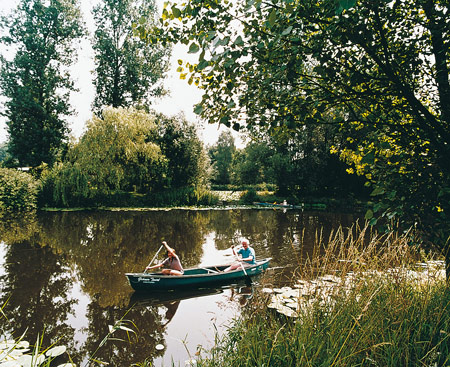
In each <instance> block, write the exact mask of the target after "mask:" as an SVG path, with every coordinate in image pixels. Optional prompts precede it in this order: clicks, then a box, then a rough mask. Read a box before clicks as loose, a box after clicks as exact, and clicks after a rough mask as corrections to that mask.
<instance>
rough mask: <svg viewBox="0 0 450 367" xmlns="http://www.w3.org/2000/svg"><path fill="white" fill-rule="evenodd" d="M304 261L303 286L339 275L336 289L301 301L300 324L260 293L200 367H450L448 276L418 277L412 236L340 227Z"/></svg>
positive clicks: (300, 272) (204, 355)
mask: <svg viewBox="0 0 450 367" xmlns="http://www.w3.org/2000/svg"><path fill="white" fill-rule="evenodd" d="M302 255H303V254H298V259H299V265H301V266H299V268H298V271H297V272H296V274H295V280H297V279H302V280H303V281H312V280H317V279H320V278H321V277H322V276H324V275H327V274H333V275H335V276H337V277H338V279H340V281H338V282H336V286H335V287H333V291H332V292H328V293H323V292H317V294H316V296H315V297H314V298H313V299H309V300H307V299H299V304H301V305H308V306H307V307H300V308H299V313H298V317H296V318H287V317H286V316H284V315H280V314H279V313H276V312H274V311H273V310H271V309H267V308H266V307H265V306H266V305H267V303H268V300H267V296H265V295H264V294H263V293H261V294H259V297H258V302H255V303H253V304H252V305H251V306H250V307H249V308H248V309H247V310H246V312H245V314H244V316H242V317H241V318H239V319H237V320H236V321H235V323H234V324H233V326H232V327H230V329H229V330H228V332H227V334H226V335H225V336H224V337H222V338H221V339H219V340H218V341H217V343H216V345H215V347H214V348H212V350H209V351H203V353H202V356H201V357H200V358H199V360H198V362H197V365H198V366H231V367H233V366H261V367H262V366H266V367H267V366H280V367H282V366H340V367H341V366H396V367H397V366H430V367H431V366H448V365H450V339H449V335H450V334H449V333H450V312H449V311H450V309H449V304H450V293H449V292H448V288H447V284H446V282H445V279H444V278H443V277H442V272H441V271H440V270H438V269H434V268H432V267H431V268H430V267H428V268H427V270H426V271H423V272H421V273H418V272H417V262H418V261H419V260H424V259H423V257H424V256H425V255H424V253H423V252H421V251H420V249H418V248H415V247H413V246H411V245H410V243H409V236H408V235H404V236H397V235H396V234H394V233H391V234H388V235H378V234H376V233H373V232H371V231H370V230H369V228H367V227H364V228H358V227H355V228H352V229H351V230H349V231H348V232H346V231H344V230H343V229H339V230H338V231H337V232H335V233H333V234H332V235H331V236H330V237H329V238H327V239H324V238H322V237H321V235H320V233H318V235H317V240H316V246H315V251H314V253H313V254H312V255H310V256H302Z"/></svg>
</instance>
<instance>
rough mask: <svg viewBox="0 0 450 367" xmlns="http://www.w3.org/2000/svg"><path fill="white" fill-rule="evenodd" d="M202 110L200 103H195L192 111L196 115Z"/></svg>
mask: <svg viewBox="0 0 450 367" xmlns="http://www.w3.org/2000/svg"><path fill="white" fill-rule="evenodd" d="M202 112H203V106H202V105H201V104H197V105H195V107H194V113H195V114H196V115H200V114H201V113H202Z"/></svg>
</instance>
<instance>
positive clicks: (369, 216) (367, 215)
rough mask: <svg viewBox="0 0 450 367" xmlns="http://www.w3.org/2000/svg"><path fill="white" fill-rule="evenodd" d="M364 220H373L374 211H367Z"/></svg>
mask: <svg viewBox="0 0 450 367" xmlns="http://www.w3.org/2000/svg"><path fill="white" fill-rule="evenodd" d="M364 218H365V219H366V220H369V219H372V218H373V211H372V210H370V209H369V210H367V211H366V214H365V215H364Z"/></svg>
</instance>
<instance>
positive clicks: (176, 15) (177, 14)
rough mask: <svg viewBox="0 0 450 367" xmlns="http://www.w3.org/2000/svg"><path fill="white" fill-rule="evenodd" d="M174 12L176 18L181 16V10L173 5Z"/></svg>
mask: <svg viewBox="0 0 450 367" xmlns="http://www.w3.org/2000/svg"><path fill="white" fill-rule="evenodd" d="M172 14H173V16H174V17H175V18H179V17H181V10H180V9H178V8H177V7H176V6H172Z"/></svg>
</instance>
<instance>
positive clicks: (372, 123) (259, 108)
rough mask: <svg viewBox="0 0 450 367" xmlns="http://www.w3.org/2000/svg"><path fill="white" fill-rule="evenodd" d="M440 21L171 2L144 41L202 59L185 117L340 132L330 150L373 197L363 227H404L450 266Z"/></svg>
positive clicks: (415, 8) (430, 7)
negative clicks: (179, 47) (185, 48)
mask: <svg viewBox="0 0 450 367" xmlns="http://www.w3.org/2000/svg"><path fill="white" fill-rule="evenodd" d="M449 11H450V6H449V4H448V2H443V1H440V0H415V1H412V0H406V1H396V0H392V1H386V0H359V1H357V0H338V1H336V0H321V1H309V0H306V1H304V0H277V1H273V2H263V1H261V0H247V1H242V2H237V3H236V2H228V1H216V0H214V1H213V0H211V1H210V0H193V1H190V2H189V3H188V4H187V5H186V6H185V7H183V8H181V7H179V6H177V5H171V4H169V5H168V6H167V7H166V8H165V10H164V12H163V14H162V22H163V27H161V28H159V29H156V30H152V32H151V34H149V35H150V38H154V39H164V40H165V41H167V40H168V41H181V42H185V43H186V44H188V45H189V50H190V52H200V56H199V62H198V64H197V65H195V66H194V67H191V68H190V69H186V70H183V71H182V72H183V73H186V74H190V78H192V79H194V80H196V81H197V83H199V84H200V86H201V87H202V88H203V89H204V94H203V99H202V101H201V103H200V104H199V105H198V106H197V107H196V109H195V110H196V112H198V113H199V114H200V115H201V116H202V117H204V118H205V119H207V120H209V121H210V122H219V123H223V124H226V125H229V126H234V127H235V128H239V127H240V126H242V125H243V126H254V125H258V126H262V127H267V128H268V129H273V128H276V127H280V126H281V127H283V128H284V129H286V130H287V131H289V130H293V131H295V130H298V129H302V126H303V125H305V124H306V125H311V124H334V125H336V126H338V127H339V128H340V129H341V130H342V133H343V134H344V136H345V137H346V138H347V139H346V141H345V142H342V143H341V144H339V145H336V146H335V147H334V148H333V149H332V150H333V151H335V152H336V153H337V154H341V156H342V158H343V159H345V160H347V161H348V162H349V163H351V164H352V165H354V170H355V171H356V172H358V173H359V174H361V175H365V177H366V179H367V180H368V183H369V184H370V185H372V186H373V196H374V198H376V199H380V201H379V202H378V203H376V205H374V207H373V210H372V211H369V212H368V213H367V218H368V219H371V220H372V222H373V223H375V221H376V219H375V218H376V217H378V218H386V219H393V218H395V217H399V218H400V219H401V220H402V221H403V222H404V224H407V225H414V228H415V233H416V234H418V235H419V236H420V237H421V239H422V240H425V241H426V242H428V243H429V244H435V245H437V246H438V247H439V248H440V249H442V250H443V252H444V253H445V254H446V255H447V256H448V257H447V265H450V254H449V251H448V248H449V229H450V228H449V227H450V226H449V220H448V213H449V210H450V186H449V182H450V165H449V164H448V162H449V160H450V84H449V70H450V69H449V68H450V52H449V50H450V48H449V44H450V22H448V14H449ZM180 18H181V19H182V22H180V21H179V20H178V19H180ZM183 77H185V76H183ZM447 270H450V268H448V269H447Z"/></svg>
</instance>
